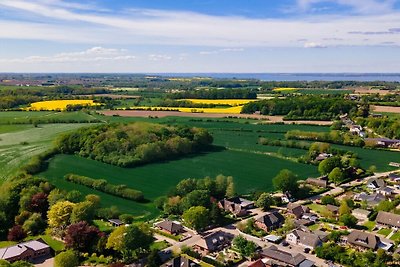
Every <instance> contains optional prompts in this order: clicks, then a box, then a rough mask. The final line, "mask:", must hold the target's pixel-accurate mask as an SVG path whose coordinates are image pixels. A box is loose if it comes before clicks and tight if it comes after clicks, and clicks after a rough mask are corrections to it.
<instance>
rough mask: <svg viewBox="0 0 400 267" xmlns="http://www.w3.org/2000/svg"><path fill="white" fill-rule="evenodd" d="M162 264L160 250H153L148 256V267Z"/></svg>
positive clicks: (157, 266) (156, 266)
mask: <svg viewBox="0 0 400 267" xmlns="http://www.w3.org/2000/svg"><path fill="white" fill-rule="evenodd" d="M161 265H162V260H161V257H160V254H159V253H158V250H152V251H151V252H150V254H149V256H148V257H147V267H159V266H161Z"/></svg>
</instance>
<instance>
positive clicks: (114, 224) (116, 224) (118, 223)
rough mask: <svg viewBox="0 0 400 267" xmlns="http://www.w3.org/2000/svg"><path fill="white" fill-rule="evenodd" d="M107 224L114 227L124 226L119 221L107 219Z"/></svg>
mask: <svg viewBox="0 0 400 267" xmlns="http://www.w3.org/2000/svg"><path fill="white" fill-rule="evenodd" d="M108 222H109V223H111V225H112V226H114V227H119V226H121V225H124V223H123V222H122V221H121V220H119V219H109V220H108Z"/></svg>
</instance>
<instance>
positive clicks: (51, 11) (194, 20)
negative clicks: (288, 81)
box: [0, 0, 400, 54]
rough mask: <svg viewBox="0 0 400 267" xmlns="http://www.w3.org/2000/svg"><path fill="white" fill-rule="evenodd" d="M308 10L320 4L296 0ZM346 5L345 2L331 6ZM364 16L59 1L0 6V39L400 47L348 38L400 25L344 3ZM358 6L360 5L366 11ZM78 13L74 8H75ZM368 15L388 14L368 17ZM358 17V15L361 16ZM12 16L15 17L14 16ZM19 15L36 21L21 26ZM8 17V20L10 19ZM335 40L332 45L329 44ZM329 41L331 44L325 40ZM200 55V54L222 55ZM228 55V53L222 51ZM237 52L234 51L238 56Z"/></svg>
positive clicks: (354, 2) (371, 3) (393, 17)
mask: <svg viewBox="0 0 400 267" xmlns="http://www.w3.org/2000/svg"><path fill="white" fill-rule="evenodd" d="M298 1H299V3H300V5H302V6H304V7H307V6H308V5H313V4H315V3H317V2H321V1H322V0H298ZM332 1H336V2H338V3H343V4H344V3H345V0H332ZM346 3H349V5H351V6H352V7H354V8H355V9H359V10H360V13H362V14H363V15H358V16H351V15H343V16H338V15H331V16H328V15H325V16H317V15H314V16H306V17H295V18H290V19H287V18H286V19H278V18H274V19H254V18H246V17H234V16H212V15H205V14H200V13H193V12H177V11H160V10H143V9H139V10H130V11H128V13H127V12H126V11H120V12H118V11H115V12H113V13H111V12H104V13H98V12H92V11H90V12H89V11H86V9H85V8H86V6H82V7H81V8H82V9H81V10H79V12H78V11H76V10H75V8H73V7H71V6H70V7H69V6H68V4H70V3H68V2H65V1H61V0H57V1H56V0H53V1H51V0H47V1H46V0H40V1H38V0H36V1H27V0H0V9H7V11H10V12H11V13H10V14H13V15H14V18H13V19H10V18H8V19H0V39H1V38H3V39H21V40H46V41H58V42H66V43H84V44H93V43H100V44H103V45H105V44H108V45H111V44H114V45H115V44H125V45H128V44H156V45H181V46H183V45H188V46H203V47H204V46H209V47H222V48H223V49H231V52H234V49H239V50H240V49H241V48H237V47H238V46H240V47H244V48H246V47H302V46H303V45H304V42H298V41H297V40H304V39H307V40H312V42H315V43H323V44H324V45H325V46H344V45H346V46H365V45H368V46H374V45H376V46H377V45H380V44H381V43H382V42H393V43H396V44H398V45H400V34H390V35H389V34H388V35H385V36H383V35H380V36H379V35H375V36H369V37H370V38H369V40H368V41H367V42H366V41H365V40H364V39H365V37H364V36H362V34H351V33H352V32H353V33H354V32H361V33H362V32H387V31H389V29H392V28H397V27H398V25H400V12H397V11H391V10H390V8H391V4H390V3H391V1H385V2H382V3H383V4H379V3H380V2H377V1H376V0H346ZM361 3H364V4H365V6H364V7H363V5H362V4H361ZM78 7H79V6H78ZM367 10H387V11H388V12H382V14H376V13H374V14H371V13H369V12H367ZM361 11H362V12H361ZM13 12H14V13H13ZM24 14H26V15H31V16H32V15H33V16H34V17H35V20H33V21H29V22H26V21H25V20H24ZM9 17H12V16H9ZM332 36H335V39H333V38H331V37H332ZM329 38H330V39H329ZM215 51H217V50H212V51H207V50H205V51H203V52H202V54H213V53H220V52H223V51H217V52H215ZM226 52H228V51H226ZM237 52H239V51H237Z"/></svg>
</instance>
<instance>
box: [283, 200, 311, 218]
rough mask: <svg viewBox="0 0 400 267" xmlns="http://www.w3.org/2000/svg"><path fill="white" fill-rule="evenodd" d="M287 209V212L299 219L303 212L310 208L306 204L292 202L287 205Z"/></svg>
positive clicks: (307, 211) (308, 210)
mask: <svg viewBox="0 0 400 267" xmlns="http://www.w3.org/2000/svg"><path fill="white" fill-rule="evenodd" d="M287 210H288V212H289V213H291V214H293V215H294V216H295V217H296V218H297V219H300V218H301V217H302V216H303V214H304V213H309V212H310V209H309V208H308V207H307V206H303V205H299V204H292V203H289V204H288V205H287Z"/></svg>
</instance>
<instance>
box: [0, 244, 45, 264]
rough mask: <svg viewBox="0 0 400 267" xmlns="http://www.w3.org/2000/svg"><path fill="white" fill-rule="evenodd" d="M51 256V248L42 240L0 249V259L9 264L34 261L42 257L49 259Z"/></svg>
mask: <svg viewBox="0 0 400 267" xmlns="http://www.w3.org/2000/svg"><path fill="white" fill-rule="evenodd" d="M50 255H51V248H50V247H49V246H48V245H47V244H46V243H45V242H44V241H43V240H42V239H38V240H32V241H28V242H24V243H19V244H17V245H14V246H10V247H6V248H1V249H0V259H2V260H6V261H9V262H14V261H19V260H24V261H32V260H35V259H37V258H41V257H49V256H50Z"/></svg>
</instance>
